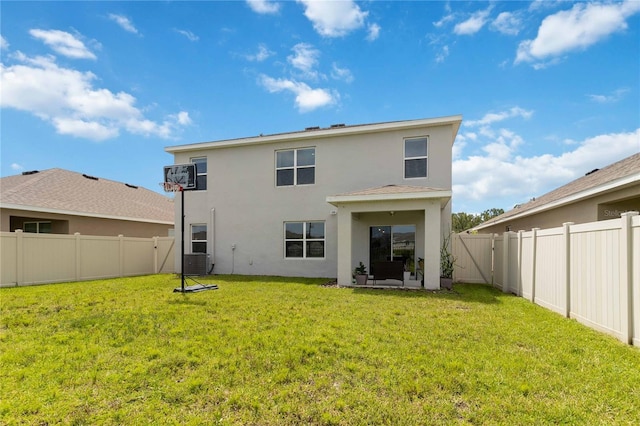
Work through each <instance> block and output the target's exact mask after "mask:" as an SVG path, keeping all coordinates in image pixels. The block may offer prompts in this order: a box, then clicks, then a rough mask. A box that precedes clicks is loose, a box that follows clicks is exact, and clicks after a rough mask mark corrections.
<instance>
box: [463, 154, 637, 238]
mask: <svg viewBox="0 0 640 426" xmlns="http://www.w3.org/2000/svg"><path fill="white" fill-rule="evenodd" d="M638 173H640V153H638V154H634V155H632V156H630V157H627V158H625V159H623V160H620V161H618V162H616V163H613V164H610V165H608V166H606V167H604V168H602V169H599V170H597V171H593V172H590V173H587V174H586V175H585V176H582V177H580V178H578V179H576V180H574V181H572V182H569V183H568V184H566V185H564V186H561V187H560V188H557V189H554V190H553V191H551V192H548V193H546V194H544V195H542V196H540V197H536V198H535V199H533V200H531V201H529V202H528V203H524V204H521V205H519V206H518V207H516V208H514V209H512V210H509V211H507V212H505V213H503V214H501V215H500V216H496V217H494V218H492V219H489V220H488V221H486V222H484V223H482V224H481V225H479V226H477V227H476V228H477V229H481V228H484V227H486V226H490V225H493V224H496V223H500V222H502V221H503V220H505V219H508V218H510V217H513V216H516V215H521V214H523V213H526V212H527V211H530V210H533V209H537V208H540V207H543V206H545V205H547V204H551V203H554V202H559V201H561V200H562V199H563V198H568V197H571V196H573V195H577V194H579V193H581V192H585V191H588V190H591V189H594V188H597V187H599V186H601V185H604V184H607V183H609V182H613V181H615V180H618V179H622V178H625V177H628V176H631V175H634V174H638Z"/></svg>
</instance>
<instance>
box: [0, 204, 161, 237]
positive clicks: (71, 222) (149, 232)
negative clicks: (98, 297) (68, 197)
mask: <svg viewBox="0 0 640 426" xmlns="http://www.w3.org/2000/svg"><path fill="white" fill-rule="evenodd" d="M0 215H1V216H0V231H3V232H13V231H15V230H16V229H23V228H24V222H42V221H45V222H47V221H49V222H51V233H53V234H75V233H76V232H79V233H80V234H82V235H106V236H118V235H124V236H128V237H142V238H150V237H158V236H159V237H166V236H168V235H169V232H170V230H171V229H173V224H170V225H168V224H164V223H145V222H136V221H130V220H118V219H103V218H97V217H87V216H74V215H62V214H55V213H45V212H34V211H28V210H14V209H0Z"/></svg>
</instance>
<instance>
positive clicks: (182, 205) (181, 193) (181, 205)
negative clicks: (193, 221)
mask: <svg viewBox="0 0 640 426" xmlns="http://www.w3.org/2000/svg"><path fill="white" fill-rule="evenodd" d="M180 233H181V234H182V235H181V237H180V240H181V241H180V247H181V251H180V255H181V256H182V257H181V259H180V283H181V284H180V285H181V289H182V294H185V293H184V191H183V190H182V185H180Z"/></svg>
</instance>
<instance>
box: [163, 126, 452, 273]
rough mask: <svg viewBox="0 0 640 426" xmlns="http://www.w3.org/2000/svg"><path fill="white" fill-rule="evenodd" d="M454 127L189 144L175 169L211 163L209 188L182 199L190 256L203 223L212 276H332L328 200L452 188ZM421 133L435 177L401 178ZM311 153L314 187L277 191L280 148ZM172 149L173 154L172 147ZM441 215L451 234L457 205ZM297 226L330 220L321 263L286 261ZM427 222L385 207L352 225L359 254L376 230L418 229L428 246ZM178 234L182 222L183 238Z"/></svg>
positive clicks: (333, 244) (333, 225)
mask: <svg viewBox="0 0 640 426" xmlns="http://www.w3.org/2000/svg"><path fill="white" fill-rule="evenodd" d="M458 123H459V121H458ZM456 131H457V128H455V130H454V126H453V125H452V124H451V123H448V124H446V125H444V124H440V125H431V126H424V127H422V128H411V129H404V130H400V129H392V130H382V131H381V130H375V131H371V132H369V133H366V134H352V135H344V134H337V135H332V134H331V132H323V131H319V132H318V133H317V134H318V136H317V137H316V136H315V134H316V133H311V136H310V135H309V134H307V133H302V138H300V139H295V137H293V138H292V137H287V138H283V139H282V140H272V141H271V142H269V143H263V144H261V143H259V141H255V140H254V141H252V143H250V144H244V145H243V144H241V143H233V142H232V143H229V144H228V145H229V146H226V147H223V146H224V145H225V142H224V141H222V142H220V143H219V144H220V145H221V147H211V146H206V147H205V149H198V145H190V146H189V148H188V149H189V151H188V152H181V151H175V152H174V154H175V161H174V163H176V164H180V163H188V162H190V161H191V159H192V158H196V157H206V158H207V169H208V179H207V190H205V191H187V192H185V193H184V196H185V228H186V232H185V253H190V252H191V247H190V241H189V238H190V231H189V229H190V228H189V227H190V225H193V224H206V225H207V240H208V241H207V253H209V254H211V259H212V262H214V263H215V269H214V272H215V273H237V274H265V275H287V276H314V277H317V276H325V277H335V276H336V272H337V267H338V265H337V256H338V254H337V244H338V238H337V235H338V228H337V226H338V221H337V215H336V207H335V206H333V205H331V204H329V203H328V202H327V196H332V195H336V194H342V193H346V192H350V191H357V190H362V189H364V188H371V187H375V186H381V185H390V184H394V185H411V186H424V187H434V188H444V189H448V190H450V189H451V148H452V142H453V139H454V138H455V133H456ZM311 132H314V131H311ZM418 136H428V138H429V142H428V171H427V174H428V176H427V177H426V178H415V179H404V140H405V139H406V138H410V137H418ZM307 147H314V148H315V183H314V184H313V185H301V186H286V187H277V186H276V183H275V176H276V173H275V169H276V166H275V165H276V151H279V150H287V149H296V148H307ZM177 148H180V147H177ZM167 150H168V151H170V152H171V148H169V149H167ZM179 197H180V195H179V194H177V195H176V200H175V204H176V218H179V217H180V202H179ZM422 208H423V210H424V206H422ZM438 211H439V214H440V222H441V223H442V227H441V229H440V231H441V233H444V232H448V230H449V229H450V223H451V222H450V216H451V204H450V202H448V203H447V204H446V205H445V206H444V208H441V207H440V206H439V205H438ZM290 221H322V222H324V223H325V257H324V258H322V259H287V258H285V256H284V223H285V222H290ZM423 222H424V214H423V213H420V212H401V213H398V214H397V215H395V216H394V217H393V220H391V217H390V216H389V214H388V212H386V211H385V212H384V213H381V212H378V213H366V214H361V215H360V216H359V221H358V220H356V221H355V222H354V223H356V225H354V226H353V228H354V229H353V235H352V238H353V240H354V241H355V245H354V252H358V253H360V254H359V255H357V254H356V255H354V257H356V258H360V259H362V260H363V261H365V260H366V259H368V247H367V242H368V232H369V231H368V229H369V228H368V227H369V226H372V225H383V224H387V223H393V224H416V225H418V229H417V230H416V238H417V241H416V245H417V246H419V247H423V246H424V244H423V242H422V241H421V239H422V238H423V237H422V236H421V235H420V234H421V232H422V235H424V230H423V226H422V224H423ZM179 228H180V224H179V223H176V236H177V238H178V240H179V235H180V229H179ZM433 238H438V240H439V238H441V236H439V235H435V236H433ZM234 247H235V248H234ZM416 255H417V256H420V252H417V253H416ZM176 263H177V264H178V263H179V259H176ZM365 263H368V262H365Z"/></svg>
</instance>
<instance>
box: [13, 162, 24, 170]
mask: <svg viewBox="0 0 640 426" xmlns="http://www.w3.org/2000/svg"><path fill="white" fill-rule="evenodd" d="M11 170H16V171H20V170H24V167H22V165H20V164H18V163H11Z"/></svg>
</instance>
